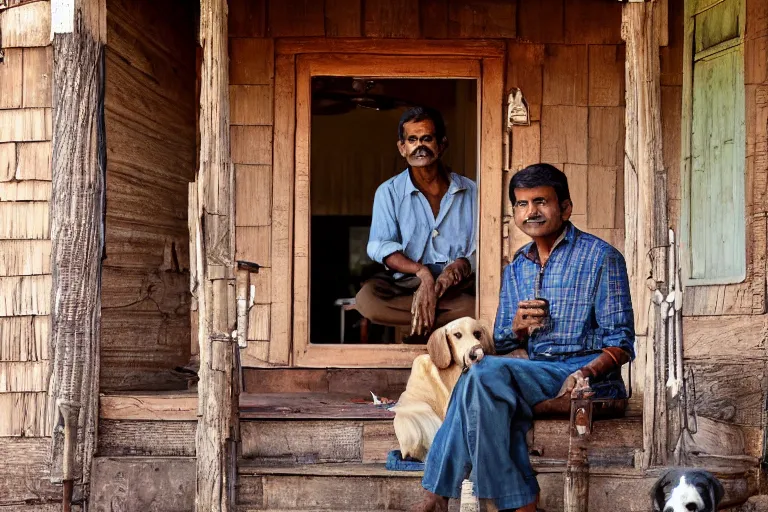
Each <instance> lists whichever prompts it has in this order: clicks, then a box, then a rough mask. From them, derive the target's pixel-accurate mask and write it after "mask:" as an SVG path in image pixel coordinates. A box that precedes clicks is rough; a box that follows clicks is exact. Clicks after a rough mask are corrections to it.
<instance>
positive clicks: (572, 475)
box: [564, 389, 592, 512]
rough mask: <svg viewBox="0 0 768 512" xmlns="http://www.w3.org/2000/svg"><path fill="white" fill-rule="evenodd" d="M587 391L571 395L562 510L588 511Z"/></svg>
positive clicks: (589, 424) (589, 417) (589, 408)
mask: <svg viewBox="0 0 768 512" xmlns="http://www.w3.org/2000/svg"><path fill="white" fill-rule="evenodd" d="M590 394H591V393H590V390H589V389H587V390H579V391H575V392H574V394H573V395H571V420H570V429H569V439H568V444H569V447H568V461H567V464H566V468H565V496H564V498H565V512H587V509H588V505H589V459H588V458H587V445H588V442H589V437H590V436H591V434H592V398H591V396H590Z"/></svg>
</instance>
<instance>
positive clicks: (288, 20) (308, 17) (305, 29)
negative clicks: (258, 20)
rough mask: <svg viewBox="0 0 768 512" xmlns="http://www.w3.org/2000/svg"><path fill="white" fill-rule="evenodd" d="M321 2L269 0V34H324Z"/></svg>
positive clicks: (289, 35)
mask: <svg viewBox="0 0 768 512" xmlns="http://www.w3.org/2000/svg"><path fill="white" fill-rule="evenodd" d="M323 7H324V5H323V2H315V1H313V0H294V1H291V2H269V27H268V28H269V35H270V36H272V37H307V36H323V35H325V14H324V12H323Z"/></svg>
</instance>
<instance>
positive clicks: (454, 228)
mask: <svg viewBox="0 0 768 512" xmlns="http://www.w3.org/2000/svg"><path fill="white" fill-rule="evenodd" d="M397 148H398V150H399V151H400V154H401V155H402V156H403V158H405V159H406V161H407V162H408V168H407V169H405V170H404V171H403V172H401V173H400V174H398V175H396V176H395V177H393V178H390V179H389V180H387V181H385V182H384V183H383V184H381V185H380V186H379V188H378V189H377V190H376V195H375V196H374V200H373V219H372V222H371V233H370V237H369V240H368V255H369V256H370V257H371V259H373V260H375V261H378V262H379V263H383V264H384V265H385V266H386V267H387V272H386V273H382V274H378V275H377V276H375V277H374V278H372V279H370V280H368V281H367V282H366V283H365V284H364V285H363V287H362V288H361V290H360V291H359V292H358V294H357V298H356V308H357V310H358V311H359V312H360V313H361V314H362V315H363V316H364V317H365V318H368V319H369V320H371V321H372V322H374V323H377V324H382V325H390V326H408V325H410V326H411V330H410V334H411V335H410V336H409V337H408V338H407V339H406V340H405V341H406V342H408V343H425V342H426V339H427V336H428V335H429V333H430V332H431V331H432V330H433V329H434V328H435V327H439V326H441V325H444V324H446V323H448V322H450V321H452V320H455V319H457V318H461V317H464V316H474V312H475V297H474V292H475V290H474V271H475V238H476V233H475V224H476V223H475V212H476V205H477V187H476V185H475V182H474V181H472V180H470V179H469V178H466V177H464V176H461V175H459V174H456V173H453V172H450V170H449V169H447V168H446V167H445V166H444V165H443V163H442V162H441V160H440V158H441V157H442V155H443V153H444V152H445V150H446V149H447V148H448V138H447V136H446V133H445V123H444V121H443V117H442V116H441V115H440V113H439V112H437V111H436V110H433V109H428V108H424V107H415V108H411V109H409V110H407V111H406V112H405V113H403V115H402V117H401V118H400V123H399V125H398V142H397Z"/></svg>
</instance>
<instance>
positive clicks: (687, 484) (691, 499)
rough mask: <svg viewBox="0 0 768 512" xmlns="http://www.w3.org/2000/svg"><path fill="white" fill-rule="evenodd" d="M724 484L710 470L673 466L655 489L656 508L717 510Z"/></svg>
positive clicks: (662, 510)
mask: <svg viewBox="0 0 768 512" xmlns="http://www.w3.org/2000/svg"><path fill="white" fill-rule="evenodd" d="M724 493H725V491H724V490H723V485H722V484H721V483H720V481H719V480H718V479H717V478H715V477H714V476H713V475H712V474H711V473H709V472H708V471H704V470H701V469H684V468H678V469H670V470H669V471H667V472H666V473H664V474H663V475H662V476H661V477H660V478H659V479H658V480H657V481H656V483H655V484H654V486H653V490H651V499H653V512H715V511H716V510H717V506H718V504H719V503H720V500H722V499H723V494H724Z"/></svg>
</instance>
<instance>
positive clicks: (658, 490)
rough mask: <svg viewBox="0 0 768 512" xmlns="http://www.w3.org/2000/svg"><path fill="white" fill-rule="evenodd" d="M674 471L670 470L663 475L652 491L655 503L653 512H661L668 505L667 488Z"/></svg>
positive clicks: (652, 498)
mask: <svg viewBox="0 0 768 512" xmlns="http://www.w3.org/2000/svg"><path fill="white" fill-rule="evenodd" d="M673 472H674V470H672V469H669V470H667V472H666V473H664V474H663V475H661V477H659V479H658V480H656V483H655V484H653V488H652V489H651V500H652V501H653V512H661V511H662V510H664V505H665V504H666V503H667V486H668V485H669V483H670V478H671V477H672V473H673Z"/></svg>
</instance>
